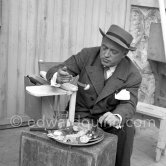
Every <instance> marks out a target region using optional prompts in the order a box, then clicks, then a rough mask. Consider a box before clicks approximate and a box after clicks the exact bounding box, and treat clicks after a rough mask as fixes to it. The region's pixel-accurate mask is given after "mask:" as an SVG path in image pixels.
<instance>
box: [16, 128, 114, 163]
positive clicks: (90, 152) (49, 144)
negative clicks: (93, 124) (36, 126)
mask: <svg viewBox="0 0 166 166" xmlns="http://www.w3.org/2000/svg"><path fill="white" fill-rule="evenodd" d="M116 148H117V136H116V135H113V134H109V133H105V138H104V140H103V141H102V142H100V143H98V144H95V145H91V146H84V147H74V146H69V145H63V144H61V143H58V142H56V141H55V140H52V139H50V138H48V137H47V135H46V134H44V133H41V132H30V131H23V132H22V135H21V142H20V156H19V157H20V158H19V166H29V165H30V166H78V165H79V166H102V165H103V166H114V165H115V158H116Z"/></svg>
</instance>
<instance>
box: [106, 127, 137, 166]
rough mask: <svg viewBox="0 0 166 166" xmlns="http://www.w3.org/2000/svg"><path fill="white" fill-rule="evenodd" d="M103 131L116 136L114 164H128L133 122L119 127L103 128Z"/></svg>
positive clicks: (123, 165)
mask: <svg viewBox="0 0 166 166" xmlns="http://www.w3.org/2000/svg"><path fill="white" fill-rule="evenodd" d="M103 130H104V131H105V132H108V133H111V134H115V135H117V137H118V143H117V153H116V163H115V166H130V159H131V155H132V150H133V142H134V135H135V127H134V125H133V124H130V125H124V127H122V128H121V129H116V128H114V127H109V128H106V129H105V128H103Z"/></svg>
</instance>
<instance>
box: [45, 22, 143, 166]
mask: <svg viewBox="0 0 166 166" xmlns="http://www.w3.org/2000/svg"><path fill="white" fill-rule="evenodd" d="M100 32H101V34H102V36H103V38H102V43H101V47H93V48H84V49H83V50H82V51H81V52H79V53H78V54H77V55H74V56H71V57H70V58H69V59H67V60H66V61H65V62H64V63H63V64H62V65H60V66H58V67H57V66H56V67H53V68H51V69H50V70H49V71H48V72H47V76H46V77H47V79H48V80H49V81H51V82H52V83H53V84H55V85H57V86H58V84H62V83H65V82H69V81H70V80H71V75H72V76H77V75H79V81H80V82H82V83H85V84H89V85H90V89H88V90H86V91H85V90H84V89H83V88H82V87H80V86H79V87H78V92H77V99H76V118H91V119H96V120H98V121H99V123H100V125H101V127H102V128H103V130H105V131H106V132H109V133H114V134H116V135H117V136H118V146H117V156H116V166H130V157H131V153H132V148H133V138H134V126H133V124H132V121H131V120H130V119H131V118H132V117H133V115H134V113H135V110H136V104H137V95H138V88H139V86H140V83H141V80H142V79H141V75H140V73H139V71H138V70H137V68H136V67H135V66H134V64H133V63H132V61H131V60H130V59H129V58H128V57H127V56H126V55H127V53H128V51H130V50H131V51H133V50H135V48H134V47H131V46H130V44H131V42H132V40H133V37H132V35H131V34H130V33H128V32H126V31H125V30H124V29H122V28H121V27H119V26H117V25H111V27H110V28H109V30H108V32H107V33H106V34H105V33H104V32H103V31H102V30H101V29H100Z"/></svg>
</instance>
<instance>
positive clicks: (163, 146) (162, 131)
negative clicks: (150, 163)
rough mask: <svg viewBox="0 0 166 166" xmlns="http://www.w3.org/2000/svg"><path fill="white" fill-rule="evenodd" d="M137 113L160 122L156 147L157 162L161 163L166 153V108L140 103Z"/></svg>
mask: <svg viewBox="0 0 166 166" xmlns="http://www.w3.org/2000/svg"><path fill="white" fill-rule="evenodd" d="M136 113H139V114H143V115H147V116H150V117H151V118H154V120H155V119H157V120H159V122H160V124H159V135H158V140H157V147H156V161H159V160H160V158H161V155H164V154H165V151H166V108H163V107H159V106H155V105H151V104H146V103H142V102H138V104H137V111H136Z"/></svg>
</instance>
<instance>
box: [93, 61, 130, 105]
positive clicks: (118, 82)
mask: <svg viewBox="0 0 166 166" xmlns="http://www.w3.org/2000/svg"><path fill="white" fill-rule="evenodd" d="M127 66H128V62H127V60H126V58H124V59H123V60H122V61H121V62H120V63H119V65H118V66H117V67H116V70H115V72H114V73H113V75H112V76H111V77H110V78H109V79H108V80H107V83H106V85H105V86H104V88H103V89H102V91H101V93H100V94H99V96H98V98H97V100H96V103H97V102H99V101H100V100H102V99H103V98H105V97H107V96H109V95H110V94H112V93H114V92H115V91H116V90H118V89H120V88H121V87H122V86H123V84H124V81H125V80H126V79H127V75H128V68H127Z"/></svg>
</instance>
